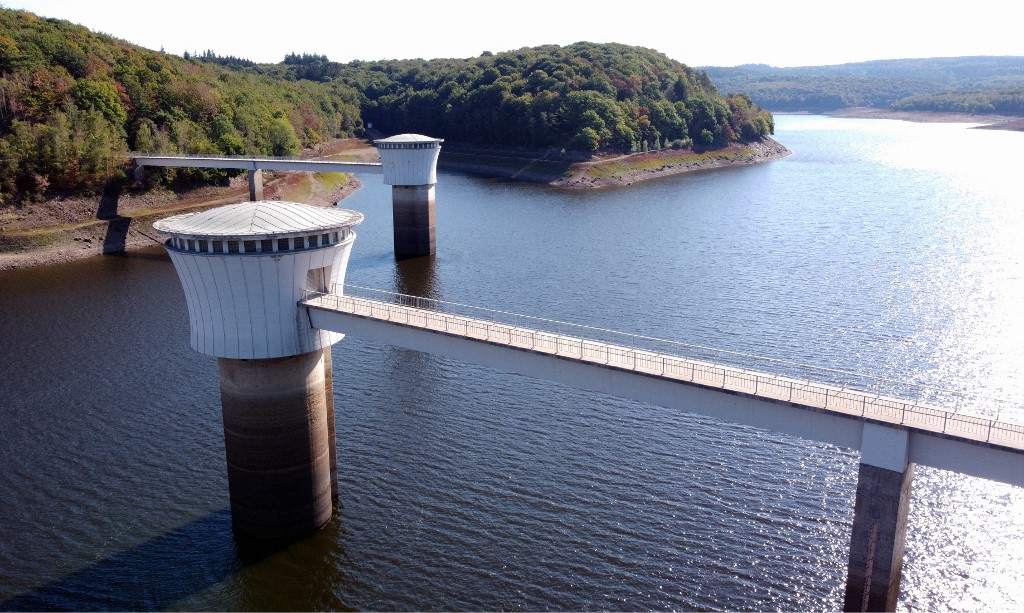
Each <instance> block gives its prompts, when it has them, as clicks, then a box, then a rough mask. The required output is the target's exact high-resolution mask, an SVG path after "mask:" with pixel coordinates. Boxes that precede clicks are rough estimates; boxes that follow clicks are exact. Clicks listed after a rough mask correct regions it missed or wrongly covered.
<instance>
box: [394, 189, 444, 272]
mask: <svg viewBox="0 0 1024 613" xmlns="http://www.w3.org/2000/svg"><path fill="white" fill-rule="evenodd" d="M391 206H392V208H391V212H392V219H393V221H394V234H395V257H397V258H408V257H417V256H421V255H433V254H434V253H435V252H436V251H437V238H436V230H435V227H436V225H437V218H436V216H435V214H434V186H433V185H394V186H392V187H391Z"/></svg>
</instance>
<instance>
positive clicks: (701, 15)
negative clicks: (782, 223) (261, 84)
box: [0, 0, 1024, 66]
mask: <svg viewBox="0 0 1024 613" xmlns="http://www.w3.org/2000/svg"><path fill="white" fill-rule="evenodd" d="M0 6H3V7H5V8H10V9H25V10H27V11H30V12H33V13H35V14H37V15H40V16H44V17H56V18H59V19H66V20H68V21H71V22H73V23H77V24H80V25H83V26H86V27H88V28H90V29H92V30H94V31H98V32H103V33H105V34H109V35H111V36H114V37H116V38H120V39H124V40H127V41H129V42H132V43H135V44H138V45H141V46H143V47H146V48H149V49H154V50H160V49H163V50H164V51H167V52H168V53H174V54H177V55H181V54H182V53H184V52H186V51H188V52H190V53H191V52H203V51H206V50H207V49H210V50H213V51H214V52H215V53H217V54H218V55H233V56H236V57H241V58H246V59H249V60H252V61H255V62H260V63H276V62H280V61H282V60H283V59H284V56H285V55H286V54H288V53H300V54H301V53H313V54H318V55H326V56H327V57H328V58H329V59H331V60H334V61H337V62H349V61H352V60H357V59H358V60H379V59H413V58H423V59H433V58H438V57H457V58H467V57H476V56H478V55H480V54H481V53H482V52H484V51H491V52H495V53H497V52H499V51H508V50H512V49H518V48H520V47H534V46H537V45H544V44H557V45H567V44H571V43H574V42H578V41H589V42H595V43H608V42H616V43H623V44H628V45H638V46H642V47H648V48H652V49H656V50H657V51H660V52H662V53H664V54H666V55H667V56H669V57H670V58H672V59H674V60H677V61H680V62H683V63H685V64H688V65H690V66H736V65H739V64H753V63H759V64H770V65H772V66H816V65H824V64H842V63H846V62H862V61H868V60H877V59H899V58H917V57H952V56H963V55H1017V56H1024V35H1022V34H1021V33H1020V29H1019V28H1020V24H1021V22H1022V19H1021V18H1022V17H1024V3H1022V2H1019V1H1017V0H971V1H970V2H963V1H960V2H955V3H954V2H949V1H947V0H932V1H930V2H926V1H920V0H909V1H905V0H887V1H878V0H852V1H849V0H847V1H843V2H834V1H832V2H830V1H829V0H813V1H805V0H774V1H773V0H761V1H758V2H754V1H750V0H726V1H722V0H674V1H662V0H641V1H635V0H633V1H631V0H618V1H616V2H604V1H603V0H590V1H584V2H579V1H564V0H546V1H539V0H498V1H491V2H482V1H479V0H478V1H475V2H467V1H445V0H418V1H410V0H385V1H378V2H363V3H357V2H352V1H343V0H334V1H331V2H324V1H320V0H317V1H306V0H293V1H292V2H276V3H272V2H266V1H264V0H250V1H248V2H239V1H237V0H169V1H165V2H160V3H149V2H145V1H138V0H136V1H131V2H129V1H125V0H0ZM150 7H161V8H162V13H161V14H159V15H156V14H154V15H149V14H147V13H148V9H149V8H150ZM168 7H172V8H173V10H170V9H169V8H168Z"/></svg>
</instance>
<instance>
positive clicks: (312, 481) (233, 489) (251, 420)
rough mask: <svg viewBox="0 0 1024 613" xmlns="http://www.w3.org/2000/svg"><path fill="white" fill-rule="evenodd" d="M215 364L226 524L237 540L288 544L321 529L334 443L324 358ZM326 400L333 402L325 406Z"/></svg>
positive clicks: (327, 512)
mask: <svg viewBox="0 0 1024 613" xmlns="http://www.w3.org/2000/svg"><path fill="white" fill-rule="evenodd" d="M329 352H330V348H327V349H326V350H316V351H311V352H309V353H303V354H300V355H296V356H289V357H283V358H269V359H261V360H237V359H232V358H219V359H218V364H219V367H220V392H221V409H222V413H223V419H224V448H225V452H226V455H227V464H228V490H229V492H230V496H231V519H232V523H233V524H234V527H235V530H236V531H237V532H239V533H242V534H246V535H249V536H255V537H260V538H291V537H298V536H303V535H306V534H309V533H311V532H313V531H314V530H316V529H317V528H320V527H321V526H323V525H324V524H326V523H327V522H328V521H330V519H331V514H332V512H333V508H332V502H331V498H332V495H333V494H334V491H335V489H334V488H336V486H333V487H332V477H333V476H334V475H336V469H335V468H334V466H333V461H334V456H335V454H334V453H333V450H334V441H333V438H332V437H331V436H330V435H331V431H332V428H331V423H332V422H333V420H332V419H329V418H328V415H329V413H328V410H327V409H328V406H329V405H330V404H332V403H333V396H334V393H333V390H332V389H330V388H328V387H327V384H326V383H327V382H326V370H325V368H324V366H325V356H326V355H327V354H329ZM328 398H331V402H328Z"/></svg>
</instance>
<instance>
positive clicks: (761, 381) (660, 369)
mask: <svg viewBox="0 0 1024 613" xmlns="http://www.w3.org/2000/svg"><path fill="white" fill-rule="evenodd" d="M336 289H340V288H336ZM344 291H345V293H344V294H341V293H340V292H332V293H329V294H324V293H319V292H305V293H304V295H303V300H304V301H307V302H308V303H310V304H319V305H322V306H325V307H328V308H334V309H338V310H342V311H346V312H350V313H353V314H356V315H365V316H370V317H373V318H376V319H382V320H386V321H391V322H395V323H400V324H404V325H410V326H416V327H422V328H426V329H430V330H435V331H439V332H445V333H449V334H455V335H459V336H465V337H468V338H473V339H477V340H482V341H486V342H493V343H498V344H502V345H508V346H513V347H518V348H522V349H530V350H533V351H539V352H543V353H550V354H554V355H560V356H565V357H569V358H574V359H578V360H582V361H586V362H593V363H597V364H603V365H607V366H611V367H615V368H622V369H625V370H631V371H635V372H638V373H643V374H650V375H657V376H662V377H666V378H670V379H676V380H680V381H685V382H689V383H694V384H697V385H702V386H705V387H715V388H721V389H724V390H728V391H732V392H738V393H744V394H750V395H756V396H759V397H763V398H768V399H773V400H780V401H786V402H792V403H795V404H800V405H803V406H808V407H813V408H819V409H822V410H827V411H834V412H839V413H844V414H849V415H854V416H860V417H864V418H867V419H874V420H877V421H883V422H889V423H895V424H901V425H906V426H911V427H917V428H921V429H924V430H928V431H932V432H939V433H944V434H950V435H956V436H960V437H964V438H970V439H974V440H979V441H985V442H990V443H995V444H1000V445H1007V446H1010V447H1016V448H1024V423H1014V422H1007V421H1000V420H997V419H992V418H991V417H984V416H980V415H971V414H967V413H962V412H958V411H950V410H947V409H946V408H941V407H937V406H933V405H928V404H924V403H919V402H915V401H912V400H904V399H900V398H893V397H889V396H885V395H882V394H879V393H871V392H868V391H864V390H857V389H850V388H847V387H836V386H834V385H829V384H826V383H820V382H816V381H812V380H802V379H794V378H790V377H785V376H780V375H774V374H769V373H764V372H759V371H755V370H749V369H744V368H736V367H733V366H728V365H724V364H720V363H715V362H712V361H704V360H699V359H693V358H690V357H683V356H680V355H672V354H667V353H662V352H658V351H652V350H650V349H647V348H644V347H638V346H630V345H629V344H623V343H609V342H604V341H603V340H597V339H594V338H588V336H589V335H587V334H586V333H587V332H591V331H596V330H601V329H599V328H591V327H588V326H577V325H573V324H566V323H565V322H557V321H553V320H544V319H542V318H536V317H530V316H527V315H519V314H515V313H508V312H502V311H495V310H489V309H480V308H477V307H471V306H469V305H460V304H457V303H447V302H441V301H436V300H432V299H428V298H422V297H418V296H407V295H403V294H394V293H391V292H383V291H381V290H374V289H370V288H362V287H357V286H345V287H344ZM358 294H363V295H362V296H359V295H358ZM439 307H440V308H439ZM441 308H443V309H445V310H441ZM455 309H458V310H467V309H468V310H469V311H470V312H472V313H473V314H474V315H476V316H470V315H463V314H460V313H453V312H450V311H451V310H455ZM501 320H503V321H501ZM536 323H546V324H547V325H551V324H557V325H558V326H562V327H568V330H569V331H571V332H576V334H572V333H569V332H568V331H565V330H563V331H555V330H544V329H539V328H538V327H537V326H536V325H528V324H536ZM602 331H603V332H611V333H613V334H617V335H619V336H620V337H622V338H623V340H629V339H636V338H645V337H637V336H636V335H630V334H626V333H615V332H614V331H610V330H602ZM650 340H661V339H650Z"/></svg>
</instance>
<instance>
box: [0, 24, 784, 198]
mask: <svg viewBox="0 0 1024 613" xmlns="http://www.w3.org/2000/svg"><path fill="white" fill-rule="evenodd" d="M364 122H365V123H372V124H373V126H374V128H375V129H377V130H379V131H381V132H383V133H401V132H417V133H423V134H430V135H432V136H438V137H441V138H444V139H446V140H447V141H449V143H464V144H473V145H483V146H485V147H486V146H490V147H516V148H528V149H533V150H538V149H543V150H546V151H547V152H548V154H549V155H554V156H561V157H564V158H574V157H580V156H589V155H591V154H593V153H596V152H624V153H628V152H644V151H651V150H659V149H663V148H667V147H672V148H684V147H696V148H698V149H701V150H704V149H709V148H722V147H726V146H728V145H729V144H730V143H735V142H739V141H756V140H759V139H761V138H763V137H765V136H767V135H769V134H772V133H773V132H774V122H773V119H772V116H771V114H770V113H768V112H766V111H763V110H762V109H760V108H758V107H757V106H756V105H755V104H753V102H751V99H750V98H749V97H747V96H745V95H742V94H740V95H731V96H726V97H723V96H721V95H719V93H718V91H717V90H716V89H715V87H714V85H712V83H711V80H710V79H709V78H708V76H707V74H705V73H704V72H703V71H700V70H694V69H692V68H690V67H688V66H686V65H684V64H681V63H679V62H677V61H675V60H671V59H669V58H668V57H666V56H665V55H664V54H661V53H658V52H657V51H654V50H651V49H644V48H640V47H630V46H626V45H619V44H614V43H612V44H602V45H598V44H593V43H576V44H573V45H569V46H565V47H560V46H557V45H546V46H542V47H535V48H523V49H518V50H515V51H508V52H502V53H497V54H494V53H489V52H485V53H484V54H483V55H481V56H480V57H476V58H468V59H438V60H430V61H424V60H418V59H417V60H396V61H382V62H350V63H347V64H339V63H336V62H331V61H330V60H328V58H327V57H326V56H323V55H308V54H306V55H296V54H289V55H288V56H287V57H285V58H284V61H283V62H282V63H280V64H254V63H253V62H251V61H248V60H246V59H243V58H235V57H220V56H217V55H216V54H214V53H213V52H212V51H208V52H205V53H203V54H200V55H191V56H190V55H186V56H185V57H183V58H182V57H177V56H174V55H169V54H166V53H162V52H156V51H150V50H147V49H143V48H141V47H137V46H135V45H131V44H129V43H127V42H125V41H122V40H118V39H115V38H112V37H110V36H106V35H103V34H96V33H93V32H91V31H89V30H88V29H86V28H84V27H81V26H77V25H74V24H71V23H70V22H67V21H62V20H59V19H48V18H41V17H37V16H36V15H33V14H32V13H29V12H26V11H14V10H8V9H0V205H2V204H4V202H8V203H11V202H21V201H23V200H25V199H33V198H45V197H49V196H53V195H56V194H64V193H70V192H76V191H89V190H98V189H100V188H101V186H102V185H104V183H105V182H107V181H109V180H110V179H112V178H118V177H119V176H123V172H122V167H123V154H124V153H125V152H126V151H128V150H134V151H144V152H183V153H210V154H265V155H295V154H298V153H299V151H300V149H301V148H302V147H311V146H314V145H317V144H319V143H322V142H324V141H325V140H326V139H331V138H337V137H349V136H354V135H355V136H358V135H362V134H363V132H364ZM226 172H230V171H217V170H201V169H162V170H159V171H156V172H153V173H147V177H155V180H158V181H162V182H165V183H171V182H174V181H181V180H188V181H195V180H206V181H210V180H217V179H218V178H223V177H225V176H226V174H225V173H226Z"/></svg>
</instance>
